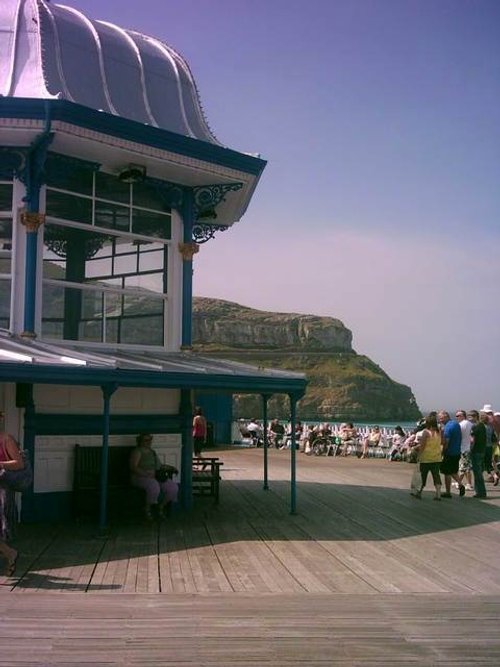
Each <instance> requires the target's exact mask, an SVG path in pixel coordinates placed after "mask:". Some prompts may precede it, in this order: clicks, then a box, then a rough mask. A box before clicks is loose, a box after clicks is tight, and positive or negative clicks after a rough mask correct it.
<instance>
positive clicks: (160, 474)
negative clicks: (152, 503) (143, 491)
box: [155, 468, 169, 482]
mask: <svg viewBox="0 0 500 667" xmlns="http://www.w3.org/2000/svg"><path fill="white" fill-rule="evenodd" d="M168 478H169V473H168V470H166V469H165V468H158V470H155V479H156V481H157V482H166V481H167V479H168Z"/></svg>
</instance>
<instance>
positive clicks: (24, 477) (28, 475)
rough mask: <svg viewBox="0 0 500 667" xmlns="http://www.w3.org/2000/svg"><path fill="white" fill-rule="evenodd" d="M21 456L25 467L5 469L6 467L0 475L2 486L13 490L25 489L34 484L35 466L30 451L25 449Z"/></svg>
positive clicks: (0, 484)
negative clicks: (32, 464) (33, 466)
mask: <svg viewBox="0 0 500 667" xmlns="http://www.w3.org/2000/svg"><path fill="white" fill-rule="evenodd" d="M21 457H22V459H23V462H24V467H23V468H22V469H21V470H5V468H4V470H3V472H2V474H1V475H0V486H4V487H6V488H7V489H10V490H11V491H25V490H26V489H27V488H28V487H29V486H31V485H32V484H33V468H32V467H31V461H30V458H29V456H28V452H26V451H25V450H24V449H23V450H22V451H21Z"/></svg>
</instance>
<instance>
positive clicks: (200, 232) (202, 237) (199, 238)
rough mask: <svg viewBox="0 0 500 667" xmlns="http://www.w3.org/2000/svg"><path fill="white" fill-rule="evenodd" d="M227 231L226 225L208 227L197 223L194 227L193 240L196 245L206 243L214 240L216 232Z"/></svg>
mask: <svg viewBox="0 0 500 667" xmlns="http://www.w3.org/2000/svg"><path fill="white" fill-rule="evenodd" d="M227 229H228V227H226V226H225V225H207V224H202V223H199V222H196V223H195V224H194V225H193V240H194V241H195V242H196V243H206V242H207V241H210V239H213V238H214V236H215V233H216V232H225V231H227Z"/></svg>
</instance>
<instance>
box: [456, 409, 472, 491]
mask: <svg viewBox="0 0 500 667" xmlns="http://www.w3.org/2000/svg"><path fill="white" fill-rule="evenodd" d="M455 417H456V420H457V422H458V423H459V425H460V430H461V431H462V444H461V446H460V463H459V464H458V474H459V476H460V484H463V479H464V477H465V482H466V484H465V488H466V489H467V491H472V490H473V486H472V463H471V458H470V436H471V431H472V422H471V421H469V420H468V419H467V413H466V412H465V410H457V413H456V415H455Z"/></svg>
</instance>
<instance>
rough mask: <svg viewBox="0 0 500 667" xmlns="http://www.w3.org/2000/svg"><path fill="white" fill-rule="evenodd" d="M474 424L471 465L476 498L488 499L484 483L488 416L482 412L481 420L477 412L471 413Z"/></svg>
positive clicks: (472, 411) (470, 417)
mask: <svg viewBox="0 0 500 667" xmlns="http://www.w3.org/2000/svg"><path fill="white" fill-rule="evenodd" d="M469 419H470V420H471V422H472V431H471V446H470V455H471V464H472V473H473V475H474V491H475V493H474V498H486V486H485V483H484V452H485V451H486V425H485V421H487V419H488V415H487V413H485V412H481V419H480V418H479V413H478V412H477V410H471V411H470V412H469Z"/></svg>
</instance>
